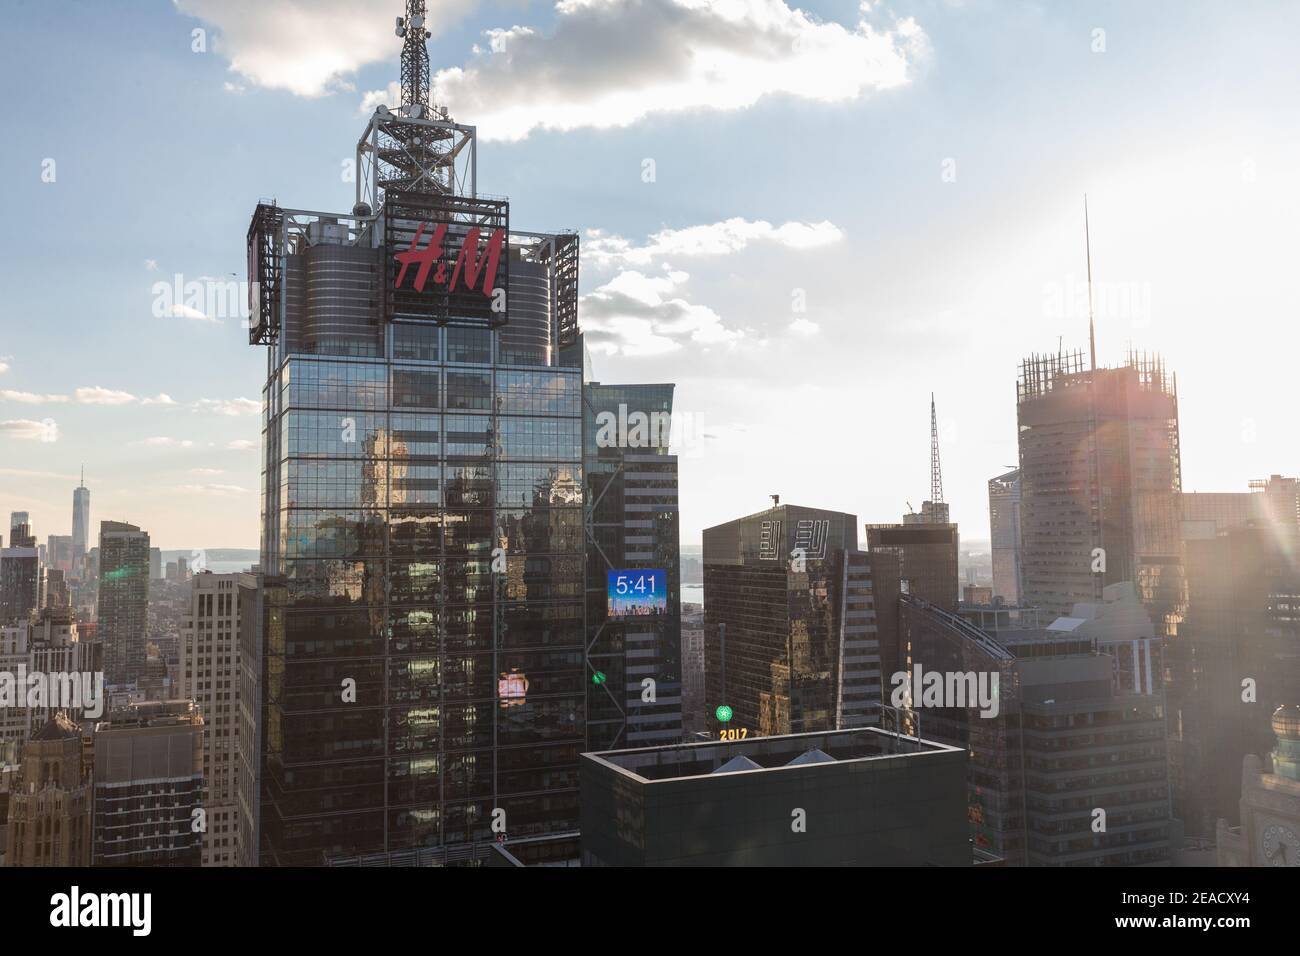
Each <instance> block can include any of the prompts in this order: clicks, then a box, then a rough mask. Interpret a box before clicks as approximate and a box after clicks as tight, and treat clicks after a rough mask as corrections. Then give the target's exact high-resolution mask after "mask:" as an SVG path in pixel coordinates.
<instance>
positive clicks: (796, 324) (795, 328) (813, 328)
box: [790, 319, 822, 335]
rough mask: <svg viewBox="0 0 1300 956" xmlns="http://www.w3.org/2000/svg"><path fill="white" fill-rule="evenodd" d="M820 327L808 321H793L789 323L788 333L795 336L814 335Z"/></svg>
mask: <svg viewBox="0 0 1300 956" xmlns="http://www.w3.org/2000/svg"><path fill="white" fill-rule="evenodd" d="M821 330H822V327H821V326H820V325H818V324H817V323H816V322H813V321H811V320H809V319H795V320H794V321H793V322H791V323H790V331H791V332H793V333H794V334H795V335H816V334H817V333H818V332H820V331H821Z"/></svg>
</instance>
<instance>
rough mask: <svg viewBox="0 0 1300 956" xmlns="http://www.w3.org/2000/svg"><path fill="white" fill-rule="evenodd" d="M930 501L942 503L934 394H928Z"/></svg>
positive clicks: (941, 481)
mask: <svg viewBox="0 0 1300 956" xmlns="http://www.w3.org/2000/svg"><path fill="white" fill-rule="evenodd" d="M930 500H931V501H932V502H934V503H935V504H938V503H939V502H941V501H943V472H942V471H941V470H940V469H939V419H938V417H937V416H936V415H935V411H934V392H931V393H930Z"/></svg>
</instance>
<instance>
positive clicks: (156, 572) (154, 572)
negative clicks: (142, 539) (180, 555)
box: [149, 548, 163, 581]
mask: <svg viewBox="0 0 1300 956" xmlns="http://www.w3.org/2000/svg"><path fill="white" fill-rule="evenodd" d="M162 576H163V565H162V549H161V548H150V549H149V580H150V581H161V580H162Z"/></svg>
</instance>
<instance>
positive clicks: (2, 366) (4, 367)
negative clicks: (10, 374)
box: [0, 359, 9, 375]
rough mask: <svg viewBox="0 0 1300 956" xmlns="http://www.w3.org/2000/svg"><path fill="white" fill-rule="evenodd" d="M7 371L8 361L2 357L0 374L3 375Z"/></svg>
mask: <svg viewBox="0 0 1300 956" xmlns="http://www.w3.org/2000/svg"><path fill="white" fill-rule="evenodd" d="M7 371H9V363H8V362H6V361H5V360H4V359H0V375H3V374H4V373H5V372H7Z"/></svg>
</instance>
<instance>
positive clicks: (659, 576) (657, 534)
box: [583, 382, 682, 750]
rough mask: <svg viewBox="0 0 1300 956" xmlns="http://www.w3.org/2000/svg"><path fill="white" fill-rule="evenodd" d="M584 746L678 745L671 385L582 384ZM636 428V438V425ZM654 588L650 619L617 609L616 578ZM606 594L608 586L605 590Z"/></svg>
mask: <svg viewBox="0 0 1300 956" xmlns="http://www.w3.org/2000/svg"><path fill="white" fill-rule="evenodd" d="M583 406H584V408H583V411H584V424H583V431H584V448H585V451H584V462H583V476H584V481H585V490H584V501H585V510H586V521H585V526H586V535H587V540H586V550H587V562H586V565H587V589H586V593H587V612H586V613H587V660H588V666H589V668H590V677H589V678H588V684H587V743H586V749H588V750H615V749H622V748H625V747H647V746H654V745H657V744H665V743H678V742H679V741H680V740H681V739H682V652H681V601H680V598H679V595H680V590H681V589H680V584H681V579H680V572H679V567H678V563H679V554H678V533H677V525H678V514H677V456H676V455H672V454H669V438H670V431H671V420H672V410H673V386H672V385H601V384H600V383H598V382H591V383H588V384H587V385H586V386H585V387H584V388H583ZM640 426H644V432H638V430H637V429H638V427H640ZM647 575H648V576H649V578H650V582H651V585H652V586H657V587H658V588H660V589H662V590H661V592H660V593H653V594H651V595H650V599H649V600H647V602H646V603H645V608H646V609H648V610H649V613H645V614H630V613H627V612H626V611H624V610H621V609H620V608H619V607H618V606H617V593H616V592H617V589H618V588H619V586H620V585H619V581H620V579H623V580H624V581H625V582H626V586H628V587H631V588H635V587H637V586H638V584H644V583H645V580H646V578H647ZM611 588H612V589H614V590H611Z"/></svg>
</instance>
